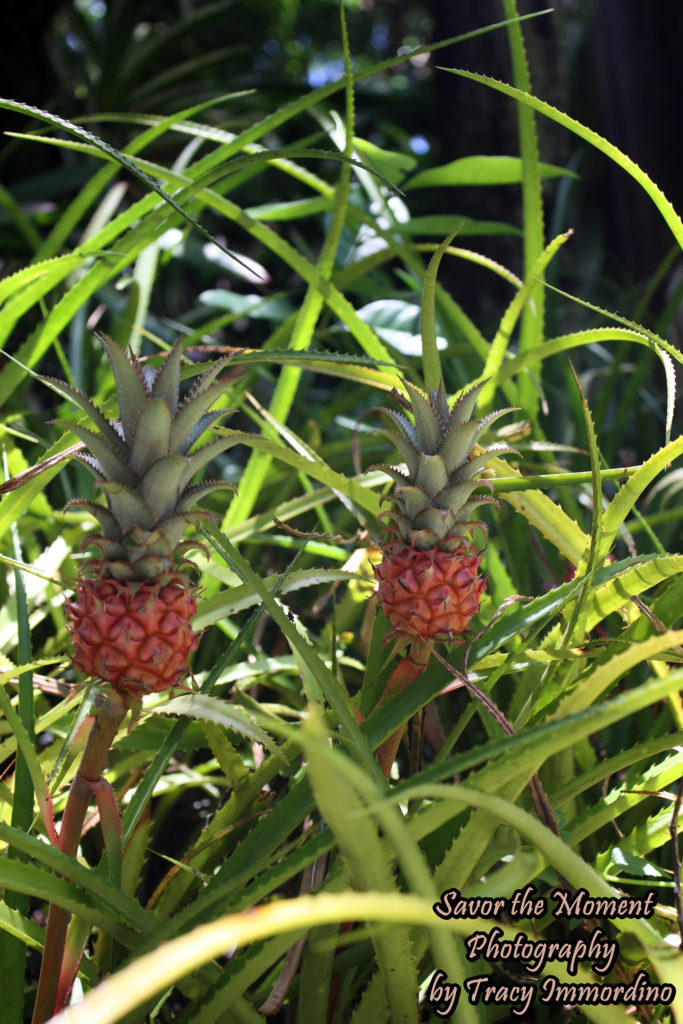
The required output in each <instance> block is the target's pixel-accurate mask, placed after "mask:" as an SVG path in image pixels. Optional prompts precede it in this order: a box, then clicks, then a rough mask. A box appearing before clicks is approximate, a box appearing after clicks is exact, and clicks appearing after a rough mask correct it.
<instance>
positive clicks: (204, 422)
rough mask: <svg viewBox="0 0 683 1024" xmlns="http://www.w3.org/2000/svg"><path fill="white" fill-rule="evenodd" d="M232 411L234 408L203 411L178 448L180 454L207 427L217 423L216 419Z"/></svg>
mask: <svg viewBox="0 0 683 1024" xmlns="http://www.w3.org/2000/svg"><path fill="white" fill-rule="evenodd" d="M233 412H235V410H234V409H216V411H215V412H206V413H204V415H203V416H201V417H200V418H199V420H198V422H197V423H196V424H195V425H194V427H193V428H192V430H191V431H190V433H189V434H188V435H187V437H186V438H185V442H184V444H183V445H182V447H181V449H180V453H181V455H186V454H187V453H188V452H189V451H190V449H191V448H192V446H193V445H194V443H195V442H196V441H198V440H199V438H200V437H201V436H202V434H203V433H205V431H207V430H208V429H209V427H211V426H213V424H214V423H217V422H218V420H220V419H223V417H224V416H231V415H232V413H233Z"/></svg>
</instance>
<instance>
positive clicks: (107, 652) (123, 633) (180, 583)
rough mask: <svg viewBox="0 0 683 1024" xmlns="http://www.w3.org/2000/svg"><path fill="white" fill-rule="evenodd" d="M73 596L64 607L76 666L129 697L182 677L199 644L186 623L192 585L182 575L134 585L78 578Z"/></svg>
mask: <svg viewBox="0 0 683 1024" xmlns="http://www.w3.org/2000/svg"><path fill="white" fill-rule="evenodd" d="M76 595H77V596H76V599H75V600H71V601H70V600H67V601H65V607H66V610H67V613H68V616H69V620H70V621H69V623H68V629H69V632H70V633H71V638H72V640H73V645H74V658H73V661H74V665H75V666H76V667H77V668H79V669H80V670H81V671H82V672H85V673H86V675H89V676H95V677H96V678H99V679H105V680H107V682H109V683H111V685H112V686H113V687H114V689H115V690H117V691H118V692H119V693H127V694H129V695H130V696H131V697H139V696H141V695H142V694H143V693H154V692H157V691H159V690H165V689H167V688H169V687H172V686H176V685H177V684H178V683H180V682H181V681H182V679H183V677H184V676H185V673H186V671H187V659H188V658H189V656H190V654H191V653H192V651H194V649H195V647H196V646H197V644H198V642H199V635H198V634H197V633H195V631H194V629H193V628H192V624H191V619H192V617H193V616H194V614H195V613H196V611H197V601H196V598H195V588H194V587H191V586H190V585H189V581H188V579H187V577H186V576H184V575H182V574H181V573H169V574H167V575H166V576H163V577H161V578H160V579H158V580H154V581H151V582H150V581H145V582H141V583H133V584H131V583H129V582H122V581H120V580H115V579H107V578H106V577H105V578H100V579H88V578H86V577H83V576H82V577H81V578H80V579H79V580H78V584H77V590H76Z"/></svg>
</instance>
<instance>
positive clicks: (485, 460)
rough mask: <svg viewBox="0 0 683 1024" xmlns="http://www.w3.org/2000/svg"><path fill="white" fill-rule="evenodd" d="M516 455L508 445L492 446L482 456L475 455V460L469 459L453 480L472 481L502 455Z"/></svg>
mask: <svg viewBox="0 0 683 1024" xmlns="http://www.w3.org/2000/svg"><path fill="white" fill-rule="evenodd" d="M511 453H512V454H513V455H516V454H517V452H515V450H514V448H510V447H508V445H506V444H492V445H491V447H490V448H487V449H486V451H485V452H482V454H481V455H475V457H474V458H473V459H468V460H467V462H465V463H464V464H463V465H462V466H461V467H460V469H458V470H457V471H456V472H455V474H454V476H453V477H451V479H452V480H456V481H457V480H471V479H472V477H473V476H476V475H477V473H480V472H481V470H482V469H485V468H486V466H487V465H488V464H489V462H490V461H491V459H494V458H498V457H499V456H500V455H509V454H511Z"/></svg>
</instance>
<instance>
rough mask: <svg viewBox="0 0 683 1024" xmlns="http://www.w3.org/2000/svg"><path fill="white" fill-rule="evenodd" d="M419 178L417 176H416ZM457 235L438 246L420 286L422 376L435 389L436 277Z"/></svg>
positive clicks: (437, 363)
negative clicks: (443, 257)
mask: <svg viewBox="0 0 683 1024" xmlns="http://www.w3.org/2000/svg"><path fill="white" fill-rule="evenodd" d="M418 177H419V175H418ZM456 234H457V229H456V231H453V232H452V233H451V234H450V235H448V237H447V238H445V239H444V240H443V242H442V243H441V244H440V245H439V247H438V248H437V250H436V252H435V253H434V255H433V256H432V258H431V260H430V261H429V266H428V267H427V270H426V273H425V276H424V282H423V285H422V305H421V308H420V333H421V335H422V376H423V379H424V383H425V387H427V388H437V387H438V386H439V382H440V381H441V379H442V376H443V375H442V373H441V360H440V359H439V350H438V347H437V344H436V308H435V302H436V297H435V296H436V275H437V274H438V272H439V264H440V263H441V258H442V256H443V254H444V253H445V252H446V250H447V249H448V246H449V245H450V244H451V242H452V241H453V239H454V238H455V236H456Z"/></svg>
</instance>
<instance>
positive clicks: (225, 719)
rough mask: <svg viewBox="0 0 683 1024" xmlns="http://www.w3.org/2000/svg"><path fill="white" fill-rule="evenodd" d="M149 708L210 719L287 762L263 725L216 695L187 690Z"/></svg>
mask: <svg viewBox="0 0 683 1024" xmlns="http://www.w3.org/2000/svg"><path fill="white" fill-rule="evenodd" d="M149 711H150V714H157V715H187V716H188V717H189V718H197V719H199V720H200V721H202V722H213V723H214V725H218V726H221V727H222V728H223V729H228V730H229V731H230V732H236V733H238V734H239V735H240V736H246V737H247V739H249V740H252V741H253V742H254V743H260V744H261V746H262V747H265V749H266V750H267V751H268V752H269V753H271V754H273V756H274V757H276V758H277V759H278V760H279V761H280V763H281V764H283V765H284V766H288V764H289V762H288V761H287V758H286V757H285V756H284V754H283V753H282V751H281V750H280V747H279V746H278V745H277V743H275V741H274V740H273V739H272V737H271V736H269V735H268V733H267V732H266V731H265V730H264V729H262V728H260V726H259V725H257V723H256V720H255V719H254V718H253V716H251V715H248V714H247V712H246V711H243V710H242V708H239V707H236V706H235V705H234V704H228V703H227V702H226V701H224V700H223V699H222V698H220V697H212V696H211V695H210V694H208V693H187V694H184V695H183V696H182V697H173V698H172V699H171V700H169V701H165V702H164V703H162V704H159V705H158V706H157V707H155V708H150V709H149Z"/></svg>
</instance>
